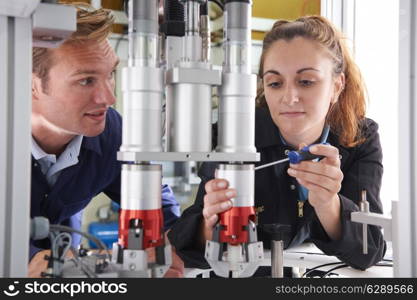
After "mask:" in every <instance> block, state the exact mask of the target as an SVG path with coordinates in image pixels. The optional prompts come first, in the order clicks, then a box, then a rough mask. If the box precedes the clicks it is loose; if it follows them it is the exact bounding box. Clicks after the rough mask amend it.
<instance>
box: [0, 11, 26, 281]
mask: <svg viewBox="0 0 417 300" xmlns="http://www.w3.org/2000/svg"><path fill="white" fill-rule="evenodd" d="M31 21H32V20H31V18H30V17H29V18H15V17H8V16H2V15H0V230H1V232H0V276H1V277H26V276H27V262H28V251H29V249H28V242H29V219H30V134H31V133H30V132H31V127H30V116H31V107H32V105H31V104H32V103H31V74H32V24H31Z"/></svg>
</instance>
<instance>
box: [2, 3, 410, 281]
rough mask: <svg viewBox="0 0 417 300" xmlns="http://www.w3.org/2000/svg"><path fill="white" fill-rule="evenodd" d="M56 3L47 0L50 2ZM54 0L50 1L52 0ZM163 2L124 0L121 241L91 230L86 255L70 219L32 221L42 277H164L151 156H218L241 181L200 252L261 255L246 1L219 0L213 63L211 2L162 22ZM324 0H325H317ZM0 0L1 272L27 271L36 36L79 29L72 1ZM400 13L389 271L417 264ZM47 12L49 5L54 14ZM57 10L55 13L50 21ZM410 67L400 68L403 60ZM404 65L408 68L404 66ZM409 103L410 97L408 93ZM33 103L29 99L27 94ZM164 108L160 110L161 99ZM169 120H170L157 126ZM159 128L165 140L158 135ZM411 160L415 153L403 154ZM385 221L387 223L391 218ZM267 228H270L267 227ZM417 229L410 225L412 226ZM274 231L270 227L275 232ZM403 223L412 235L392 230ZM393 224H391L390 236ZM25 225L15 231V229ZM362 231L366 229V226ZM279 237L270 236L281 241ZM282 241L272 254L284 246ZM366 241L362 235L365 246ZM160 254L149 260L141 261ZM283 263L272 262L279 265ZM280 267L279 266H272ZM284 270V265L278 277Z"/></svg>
mask: <svg viewBox="0 0 417 300" xmlns="http://www.w3.org/2000/svg"><path fill="white" fill-rule="evenodd" d="M48 2H51V1H48ZM52 2H53V1H52ZM158 2H159V1H158V0H129V2H128V3H129V5H128V17H129V63H128V66H127V67H126V68H125V69H124V70H123V79H122V82H123V95H124V96H123V98H124V105H123V106H124V112H123V122H124V123H123V142H122V146H121V148H120V152H119V153H118V159H119V160H120V161H122V162H123V170H122V201H121V211H120V219H119V237H118V242H117V243H115V244H114V245H113V252H112V253H111V254H110V253H109V252H108V251H106V247H105V245H103V244H102V243H101V242H100V241H99V240H97V239H94V237H92V236H90V235H88V234H85V233H80V232H79V233H80V234H83V235H84V236H86V237H87V238H90V239H92V240H93V241H94V242H95V243H96V244H97V245H98V246H99V247H100V248H101V249H102V250H103V252H100V253H95V254H93V255H87V254H86V252H85V251H83V250H81V251H74V258H72V259H68V260H64V259H63V258H65V255H64V254H65V253H67V252H68V251H71V249H70V246H69V245H71V235H69V234H67V232H75V231H74V230H73V229H71V228H66V227H63V226H59V225H49V224H47V222H45V220H40V221H39V220H38V221H34V223H37V224H32V225H33V227H32V230H31V237H32V238H34V239H36V238H45V237H50V239H51V241H52V245H53V248H52V250H53V251H52V255H51V258H50V262H51V263H50V266H49V268H48V270H46V272H45V276H50V277H73V276H76V277H80V276H87V277H162V276H163V275H164V274H165V272H166V270H167V269H168V268H169V266H170V265H171V247H170V245H169V244H168V243H167V241H166V239H165V238H164V233H163V214H162V211H161V171H162V167H161V165H160V164H156V163H154V162H158V161H160V162H161V161H200V162H202V161H216V162H220V164H219V166H218V169H217V171H216V177H217V178H224V179H227V180H228V181H229V183H230V187H233V188H235V189H236V190H237V191H238V196H237V197H236V198H234V199H232V202H233V207H232V208H231V209H230V210H229V211H227V212H225V213H223V214H222V215H221V216H220V220H219V223H218V224H217V225H216V227H215V230H214V235H213V240H211V241H207V244H206V252H205V256H206V259H207V261H208V262H209V264H210V266H211V267H212V268H213V270H214V271H215V272H216V274H217V275H219V276H223V277H229V276H230V274H231V276H232V277H247V276H251V275H252V274H253V273H254V272H255V271H256V269H257V267H258V265H259V264H260V262H261V261H262V259H263V248H262V243H260V242H258V240H257V236H256V226H255V223H254V209H253V205H254V190H253V180H254V172H255V168H254V165H253V163H254V162H256V161H259V154H258V153H256V149H255V146H254V125H255V124H254V123H255V101H254V97H255V93H256V76H255V75H253V74H251V71H250V65H251V64H250V58H251V55H250V51H251V47H250V39H251V37H250V28H251V1H250V0H225V1H224V11H225V14H224V15H225V17H224V20H225V23H224V43H223V45H224V64H223V66H213V65H211V64H210V63H209V53H210V30H209V20H208V15H207V0H171V1H170V0H165V1H164V15H165V21H164V23H163V24H162V25H161V26H160V27H159V25H158ZM322 2H327V1H322ZM5 3H6V2H5V1H4V3H3V2H2V3H1V4H0V96H1V99H2V100H3V99H7V100H8V101H1V102H0V125H1V126H0V165H1V166H5V167H4V168H2V169H0V172H1V174H0V175H1V176H0V208H1V209H0V222H1V226H0V227H1V228H3V232H4V233H5V234H1V235H0V275H1V276H8V277H23V276H26V274H27V261H28V259H27V254H28V249H27V248H28V245H27V241H28V237H29V226H28V218H27V216H28V215H29V203H30V202H29V199H30V180H29V176H30V172H28V170H30V161H29V158H30V143H29V140H30V139H29V138H30V121H29V120H30V101H28V99H30V73H31V58H30V57H31V56H30V49H31V47H32V45H38V46H48V47H49V46H51V47H57V46H59V43H61V42H63V41H64V40H65V38H66V37H68V36H69V35H70V34H71V32H72V31H74V30H75V10H74V9H73V8H71V7H66V6H61V5H56V4H50V3H40V1H39V0H38V1H35V0H15V1H12V2H10V1H8V2H7V4H5ZM401 7H402V8H403V11H404V12H406V13H405V14H404V16H403V18H402V19H401V20H402V21H401V22H402V23H401V24H400V25H401V30H404V32H406V33H407V34H406V35H405V38H403V39H402V40H401V43H400V44H401V45H402V46H403V47H401V51H403V52H404V53H403V52H402V54H403V55H400V63H401V65H402V66H403V69H402V70H408V71H407V72H408V73H407V72H403V73H401V74H400V75H401V76H400V78H401V79H402V80H400V83H401V84H404V85H405V86H401V87H402V88H400V91H401V93H404V95H401V97H400V98H401V99H405V100H404V101H402V102H401V103H400V108H401V113H402V118H401V119H400V120H401V124H400V125H401V126H400V127H401V135H400V136H401V138H400V148H401V149H403V150H402V151H403V152H404V153H403V154H404V155H402V159H403V160H404V161H403V163H401V164H400V165H401V168H404V172H400V174H401V175H400V176H402V177H401V179H402V180H401V182H402V185H403V186H402V188H401V191H402V192H401V195H400V200H401V201H400V202H399V204H398V209H397V213H396V214H393V217H394V218H395V222H393V228H392V230H393V233H392V236H393V239H394V241H395V242H396V243H397V244H398V246H397V248H394V250H395V251H394V254H395V255H396V256H395V259H394V261H396V262H395V263H396V266H395V274H396V276H403V277H404V276H415V274H416V259H415V253H416V251H415V249H416V233H415V222H413V221H412V220H413V218H412V216H413V215H415V213H416V205H415V195H416V191H415V189H416V188H415V184H413V182H412V179H413V178H415V170H416V165H415V162H416V160H415V159H412V158H413V157H415V156H416V147H415V145H413V144H412V141H414V139H413V137H414V136H415V135H414V134H413V133H414V132H415V130H416V128H415V122H413V121H412V120H413V118H412V116H413V114H414V115H415V114H416V113H417V112H416V109H415V105H414V106H413V105H412V104H413V101H414V100H415V99H414V98H413V88H412V86H413V82H414V81H413V79H412V78H413V77H412V76H411V75H410V74H411V73H412V71H413V70H414V69H415V66H412V67H411V68H410V67H409V66H410V63H409V61H414V58H415V57H414V56H415V53H414V52H413V49H414V48H415V39H412V38H411V37H412V35H415V28H414V27H413V24H414V23H413V22H412V20H414V19H415V16H416V14H417V9H416V5H415V4H414V3H413V2H412V1H411V0H401ZM51 11H53V13H51ZM57 20H59V21H57ZM404 66H407V67H404ZM409 73H410V74H409ZM213 88H217V89H218V94H219V95H220V102H219V111H218V140H217V147H216V148H215V149H214V150H213V144H212V131H211V129H212V118H211V117H212V111H211V98H212V90H213ZM414 102H415V101H414ZM28 103H29V104H28ZM164 107H165V110H164V109H163V108H164ZM163 124H165V128H164V125H163ZM163 136H165V137H166V139H165V140H166V143H165V144H164V143H163V140H164V139H163ZM410 162H411V163H410ZM352 220H353V221H359V222H362V223H364V224H378V225H383V224H382V223H381V222H383V223H384V224H385V223H386V220H385V219H381V218H379V217H378V216H374V215H370V214H369V213H368V212H367V211H366V199H364V201H363V212H360V213H356V214H355V215H353V216H352ZM387 228H388V227H387ZM272 229H273V228H272ZM413 230H414V231H413ZM271 232H272V234H274V235H275V234H276V232H275V231H274V230H271ZM399 232H403V233H405V234H406V235H407V237H409V238H403V239H399V238H398V236H399V234H398V233H399ZM395 233H397V234H395ZM18 234H19V235H20V236H21V237H22V238H21V239H14V238H13V237H15V236H17V235H18ZM364 235H365V237H366V227H364ZM280 239H281V237H280V236H276V237H274V240H276V241H277V242H279V241H280ZM276 244H277V247H276V249H277V251H276V252H277V253H278V254H277V260H280V261H281V259H280V256H281V255H282V254H281V253H282V245H280V243H276ZM364 251H366V245H364ZM148 252H155V261H148ZM281 264H282V263H279V265H281ZM275 273H280V272H279V270H275ZM277 276H279V275H277Z"/></svg>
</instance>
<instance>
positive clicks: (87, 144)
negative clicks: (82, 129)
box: [81, 133, 103, 155]
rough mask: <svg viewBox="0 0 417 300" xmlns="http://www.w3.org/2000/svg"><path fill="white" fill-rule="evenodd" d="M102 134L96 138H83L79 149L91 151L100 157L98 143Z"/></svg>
mask: <svg viewBox="0 0 417 300" xmlns="http://www.w3.org/2000/svg"><path fill="white" fill-rule="evenodd" d="M102 134H103V133H101V134H99V135H98V136H94V137H86V136H84V139H83V143H82V144H81V148H85V149H87V150H91V151H93V152H96V153H97V154H98V155H102V151H101V143H100V136H101V135H102Z"/></svg>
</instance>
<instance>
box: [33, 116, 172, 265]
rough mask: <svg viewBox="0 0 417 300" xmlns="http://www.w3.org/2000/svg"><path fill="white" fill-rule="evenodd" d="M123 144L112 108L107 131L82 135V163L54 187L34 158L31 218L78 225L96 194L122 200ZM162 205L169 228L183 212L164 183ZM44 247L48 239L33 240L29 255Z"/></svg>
mask: <svg viewBox="0 0 417 300" xmlns="http://www.w3.org/2000/svg"><path fill="white" fill-rule="evenodd" d="M121 143H122V119H121V117H120V115H119V114H118V113H117V112H116V111H115V110H114V109H112V108H110V109H109V110H108V111H107V116H106V127H105V129H104V131H103V132H102V133H101V134H100V135H98V136H96V137H84V138H83V141H82V144H81V149H80V154H79V157H78V161H79V162H78V163H77V164H76V165H73V166H70V167H68V168H66V169H64V170H62V171H61V173H60V174H59V177H58V179H57V181H56V182H55V184H54V185H53V186H52V187H50V185H49V184H48V182H47V180H46V178H45V175H44V174H43V173H42V171H41V168H40V165H39V163H38V162H37V161H36V160H35V159H34V158H33V157H32V191H31V212H30V214H31V218H33V217H35V216H44V217H46V218H48V219H49V221H50V223H51V224H63V225H68V226H71V227H75V228H77V227H79V224H80V222H79V218H80V212H81V211H82V209H84V208H85V207H86V206H87V205H88V203H89V202H90V201H91V199H92V198H93V197H94V196H96V195H98V194H100V193H101V192H104V193H105V194H106V195H107V196H109V197H110V198H111V199H112V200H113V201H116V202H118V203H120V185H121V177H120V175H121V174H120V172H121V163H120V162H119V161H118V160H117V151H118V150H119V148H120V145H121ZM162 208H163V212H164V230H167V229H169V228H170V227H171V226H172V225H173V224H174V222H175V221H176V220H177V219H178V217H179V215H180V209H179V205H178V202H177V201H176V200H175V197H174V194H173V193H172V190H171V188H170V187H169V186H167V185H163V186H162ZM77 229H79V228H77ZM42 249H49V241H48V240H46V239H45V240H42V241H31V243H30V252H29V257H30V258H32V256H33V255H34V254H35V253H36V252H38V251H39V250H42Z"/></svg>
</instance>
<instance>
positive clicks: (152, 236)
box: [119, 209, 164, 249]
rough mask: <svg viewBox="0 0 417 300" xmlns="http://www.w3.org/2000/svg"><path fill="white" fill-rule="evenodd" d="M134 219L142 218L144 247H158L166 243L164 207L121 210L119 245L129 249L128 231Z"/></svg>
mask: <svg viewBox="0 0 417 300" xmlns="http://www.w3.org/2000/svg"><path fill="white" fill-rule="evenodd" d="M132 219H140V220H141V221H142V226H143V249H147V248H151V247H157V246H161V245H163V244H164V234H163V233H164V232H163V230H164V229H163V226H164V225H163V224H164V217H163V214H162V209H151V210H128V209H122V210H120V216H119V245H121V246H122V247H123V248H125V249H129V245H128V233H129V229H130V228H129V224H130V220H132Z"/></svg>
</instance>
